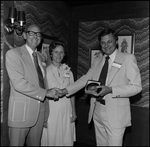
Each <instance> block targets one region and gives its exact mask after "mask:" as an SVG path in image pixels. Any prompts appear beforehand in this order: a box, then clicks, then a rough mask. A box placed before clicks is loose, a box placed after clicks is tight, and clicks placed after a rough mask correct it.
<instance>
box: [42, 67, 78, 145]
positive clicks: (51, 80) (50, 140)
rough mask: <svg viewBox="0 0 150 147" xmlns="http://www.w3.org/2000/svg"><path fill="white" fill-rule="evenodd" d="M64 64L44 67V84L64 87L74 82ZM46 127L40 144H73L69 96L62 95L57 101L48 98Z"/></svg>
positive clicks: (73, 131) (52, 86) (74, 137)
mask: <svg viewBox="0 0 150 147" xmlns="http://www.w3.org/2000/svg"><path fill="white" fill-rule="evenodd" d="M68 69H69V67H68V66H66V64H62V65H61V66H60V68H58V67H56V66H54V65H53V64H51V65H49V66H48V67H47V69H46V74H47V75H46V78H47V79H46V81H47V83H46V86H47V88H48V89H50V88H54V87H57V88H60V89H62V88H66V87H67V86H69V85H70V84H71V83H73V82H74V78H73V74H72V72H71V71H70V70H68ZM49 109H50V113H49V118H48V127H47V128H44V130H43V135H42V140H41V146H73V143H74V141H75V139H76V136H75V134H76V133H75V123H74V122H73V123H71V120H70V118H71V115H72V106H71V100H70V98H67V97H63V98H60V99H59V100H58V101H53V100H49Z"/></svg>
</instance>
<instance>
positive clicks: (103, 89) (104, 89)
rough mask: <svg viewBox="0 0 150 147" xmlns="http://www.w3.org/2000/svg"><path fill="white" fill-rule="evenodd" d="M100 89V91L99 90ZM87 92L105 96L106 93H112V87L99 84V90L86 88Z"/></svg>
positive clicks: (96, 95)
mask: <svg viewBox="0 0 150 147" xmlns="http://www.w3.org/2000/svg"><path fill="white" fill-rule="evenodd" d="M99 89H100V91H98V90H99ZM85 93H86V94H91V95H94V96H95V97H103V96H105V95H107V94H108V93H112V88H111V87H108V86H103V85H100V86H97V90H96V91H95V90H86V89H85Z"/></svg>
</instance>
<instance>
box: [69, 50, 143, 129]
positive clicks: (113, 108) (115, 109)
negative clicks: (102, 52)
mask: <svg viewBox="0 0 150 147" xmlns="http://www.w3.org/2000/svg"><path fill="white" fill-rule="evenodd" d="M104 61H105V59H104V56H100V57H96V58H95V60H94V63H93V65H92V67H91V68H90V69H89V70H88V72H87V73H86V75H83V76H82V77H81V78H79V79H78V80H77V81H76V82H75V83H74V84H73V85H71V86H69V87H67V90H68V96H70V95H72V94H74V93H76V92H77V91H78V90H80V89H82V88H83V87H84V86H85V85H86V83H87V81H88V80H98V78H99V75H100V73H101V69H102V66H103V64H104ZM107 86H109V87H112V93H111V94H107V95H106V96H105V101H106V102H105V105H106V114H107V118H108V122H109V124H110V125H111V126H112V127H114V128H120V127H124V126H130V125H131V111H130V101H129V97H130V96H133V95H136V94H138V93H139V92H140V91H141V90H142V86H141V75H140V71H139V68H138V66H137V61H136V58H135V56H134V55H133V54H128V53H122V52H120V51H118V50H117V54H116V57H115V60H114V63H113V66H112V67H111V69H110V70H109V78H108V82H107ZM95 101H96V99H95V98H94V97H91V102H90V110H89V118H88V123H90V121H91V119H92V116H93V112H94V107H95Z"/></svg>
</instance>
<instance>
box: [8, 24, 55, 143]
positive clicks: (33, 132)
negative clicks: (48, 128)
mask: <svg viewBox="0 0 150 147" xmlns="http://www.w3.org/2000/svg"><path fill="white" fill-rule="evenodd" d="M23 36H24V39H25V40H26V44H24V45H23V46H21V47H17V48H14V49H11V50H9V51H7V53H6V69H7V72H8V76H9V79H10V86H11V90H10V98H9V109H8V126H9V139H10V146H23V145H24V143H25V141H26V145H28V146H40V141H41V135H42V130H43V125H44V123H46V121H47V118H48V114H49V105H48V98H50V97H53V98H56V99H57V98H58V96H57V90H58V89H55V88H54V89H49V90H46V89H45V87H40V85H39V79H38V73H37V70H36V68H35V64H34V62H33V56H32V53H33V52H34V51H35V52H36V53H37V57H38V64H39V66H40V69H41V71H42V75H43V81H44V77H45V69H44V68H43V66H42V63H41V58H40V55H39V52H38V51H37V49H36V48H37V46H38V45H39V44H40V42H41V39H42V33H41V29H40V28H39V27H38V26H37V25H35V24H32V25H30V26H29V27H28V28H27V30H26V32H24V34H23Z"/></svg>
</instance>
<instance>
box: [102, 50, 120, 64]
mask: <svg viewBox="0 0 150 147" xmlns="http://www.w3.org/2000/svg"><path fill="white" fill-rule="evenodd" d="M116 54H117V49H116V50H115V51H114V52H113V53H112V54H111V55H109V57H110V59H111V61H112V62H114V60H115V57H116ZM106 56H107V55H105V57H106Z"/></svg>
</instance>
